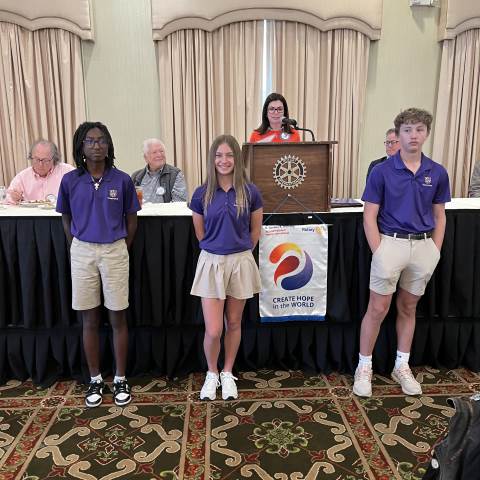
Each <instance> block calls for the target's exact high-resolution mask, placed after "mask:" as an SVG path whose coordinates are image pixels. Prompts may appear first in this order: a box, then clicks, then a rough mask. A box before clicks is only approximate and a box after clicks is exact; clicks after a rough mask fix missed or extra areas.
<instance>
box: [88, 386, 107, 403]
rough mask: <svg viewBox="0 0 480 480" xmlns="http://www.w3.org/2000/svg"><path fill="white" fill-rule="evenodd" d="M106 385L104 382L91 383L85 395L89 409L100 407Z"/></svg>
mask: <svg viewBox="0 0 480 480" xmlns="http://www.w3.org/2000/svg"><path fill="white" fill-rule="evenodd" d="M104 390H105V384H104V383H103V381H102V382H90V384H89V387H88V390H87V393H86V394H85V405H86V406H87V407H98V406H99V405H100V404H101V403H102V400H103V391H104Z"/></svg>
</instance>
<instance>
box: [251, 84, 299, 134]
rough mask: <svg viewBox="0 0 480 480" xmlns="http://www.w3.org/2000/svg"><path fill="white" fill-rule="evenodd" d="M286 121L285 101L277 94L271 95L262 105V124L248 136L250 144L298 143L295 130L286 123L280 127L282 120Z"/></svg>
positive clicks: (286, 108)
mask: <svg viewBox="0 0 480 480" xmlns="http://www.w3.org/2000/svg"><path fill="white" fill-rule="evenodd" d="M284 118H286V119H288V105H287V101H286V100H285V98H284V97H283V95H280V94H279V93H271V94H270V95H269V96H268V97H267V98H266V99H265V103H264V104H263V109H262V123H261V125H260V126H259V127H258V128H257V129H255V130H254V131H253V132H252V133H251V134H250V139H249V140H248V141H249V142H251V143H258V142H265V143H268V142H275V143H281V142H300V135H299V133H298V131H297V130H295V129H294V128H292V127H291V126H290V125H288V123H286V124H283V125H282V120H283V119H284Z"/></svg>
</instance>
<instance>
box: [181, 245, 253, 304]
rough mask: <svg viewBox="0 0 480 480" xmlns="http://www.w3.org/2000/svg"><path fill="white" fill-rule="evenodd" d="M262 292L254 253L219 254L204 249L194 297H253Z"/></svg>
mask: <svg viewBox="0 0 480 480" xmlns="http://www.w3.org/2000/svg"><path fill="white" fill-rule="evenodd" d="M261 290H262V284H261V282H260V273H259V272H258V267H257V264H256V263H255V259H254V258H253V255H252V252H251V251H250V250H246V251H245V252H239V253H231V254H229V255H215V254H213V253H209V252H206V251H205V250H202V251H201V252H200V256H199V257H198V263H197V270H196V272H195V278H194V280H193V285H192V291H191V292H190V293H191V294H192V295H196V296H197V297H203V298H219V299H222V300H224V299H225V298H227V296H228V297H233V298H239V299H245V298H251V297H253V296H254V295H255V293H258V292H260V291H261Z"/></svg>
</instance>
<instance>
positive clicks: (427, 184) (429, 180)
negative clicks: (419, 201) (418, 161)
mask: <svg viewBox="0 0 480 480" xmlns="http://www.w3.org/2000/svg"><path fill="white" fill-rule="evenodd" d="M422 186H423V187H431V186H432V177H425V178H424V180H423V184H422Z"/></svg>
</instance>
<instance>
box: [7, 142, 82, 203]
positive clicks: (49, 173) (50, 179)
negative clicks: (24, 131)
mask: <svg viewBox="0 0 480 480" xmlns="http://www.w3.org/2000/svg"><path fill="white" fill-rule="evenodd" d="M28 159H29V160H30V163H31V166H30V167H27V168H26V169H25V170H22V171H21V172H20V173H18V174H17V175H16V176H15V177H14V179H13V180H12V182H11V183H10V186H9V187H8V190H7V203H9V204H16V203H19V202H21V201H24V202H31V201H40V200H44V201H45V200H49V201H52V202H55V201H56V199H57V195H58V189H59V187H60V182H61V180H62V177H63V176H64V175H65V173H67V172H70V171H71V170H74V167H73V166H72V165H69V164H68V163H63V162H62V161H61V158H60V153H59V152H58V148H57V146H56V145H55V144H54V143H52V142H49V141H48V140H38V141H36V142H35V143H34V144H33V145H32V147H31V148H30V152H29V154H28Z"/></svg>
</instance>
